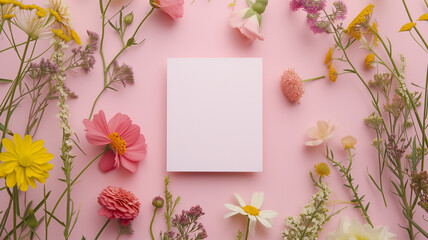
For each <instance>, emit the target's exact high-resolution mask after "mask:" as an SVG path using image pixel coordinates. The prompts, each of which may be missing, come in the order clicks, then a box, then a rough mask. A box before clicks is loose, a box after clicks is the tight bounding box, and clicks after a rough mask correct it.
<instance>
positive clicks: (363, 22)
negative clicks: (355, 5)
mask: <svg viewBox="0 0 428 240" xmlns="http://www.w3.org/2000/svg"><path fill="white" fill-rule="evenodd" d="M373 8H374V5H373V4H369V5H368V6H367V7H365V8H364V9H363V10H362V11H361V12H360V13H359V14H358V15H357V16H356V17H355V18H354V20H352V22H351V23H350V24H349V25H348V28H347V32H348V34H349V35H351V36H352V37H353V38H355V39H357V40H360V39H361V36H362V33H361V27H364V26H367V25H368V23H369V22H370V17H371V13H372V12H373Z"/></svg>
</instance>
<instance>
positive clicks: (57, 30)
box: [52, 28, 71, 42]
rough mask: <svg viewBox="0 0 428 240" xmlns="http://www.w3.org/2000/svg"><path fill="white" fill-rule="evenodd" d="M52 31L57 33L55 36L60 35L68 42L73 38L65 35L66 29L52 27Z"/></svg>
mask: <svg viewBox="0 0 428 240" xmlns="http://www.w3.org/2000/svg"><path fill="white" fill-rule="evenodd" d="M52 32H53V33H54V34H55V36H58V37H59V38H61V39H62V40H64V41H66V42H68V41H70V40H71V38H70V37H69V36H67V35H65V33H64V31H62V29H60V28H59V29H52Z"/></svg>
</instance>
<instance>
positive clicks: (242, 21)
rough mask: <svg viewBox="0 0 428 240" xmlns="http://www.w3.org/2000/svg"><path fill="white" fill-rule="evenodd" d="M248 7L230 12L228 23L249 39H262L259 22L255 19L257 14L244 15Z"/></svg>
mask: <svg viewBox="0 0 428 240" xmlns="http://www.w3.org/2000/svg"><path fill="white" fill-rule="evenodd" d="M249 10H251V9H250V8H246V9H243V10H242V11H237V12H232V14H231V15H230V18H229V24H230V26H231V27H233V28H237V29H238V30H239V31H240V32H241V33H242V34H243V35H244V36H245V37H247V38H248V39H250V40H251V41H253V40H255V39H256V38H257V39H260V40H264V38H263V36H262V35H261V33H260V22H259V20H258V19H257V14H254V15H252V16H251V17H246V16H245V15H246V14H247V12H248V11H249Z"/></svg>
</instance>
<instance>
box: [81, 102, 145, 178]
mask: <svg viewBox="0 0 428 240" xmlns="http://www.w3.org/2000/svg"><path fill="white" fill-rule="evenodd" d="M83 124H84V125H85V127H86V129H85V131H86V139H87V140H88V142H89V143H90V144H93V145H96V146H104V147H107V149H108V151H107V152H106V153H105V154H104V155H103V156H102V157H101V160H100V162H99V167H100V169H101V170H102V171H104V172H108V171H111V170H113V169H116V168H119V166H120V165H122V166H123V167H124V168H126V169H127V170H129V171H131V172H133V173H134V172H135V171H137V166H138V163H139V162H140V161H141V160H143V159H144V158H145V157H146V147H147V145H146V141H145V138H144V135H143V134H141V133H140V127H139V126H137V125H136V124H132V121H131V119H130V118H129V117H128V116H127V115H125V114H121V113H118V114H116V115H115V116H114V117H113V118H112V119H110V121H108V123H107V120H106V117H105V115H104V112H103V111H102V110H101V111H100V112H99V113H98V114H95V115H94V118H93V119H92V120H91V121H90V120H88V119H84V120H83Z"/></svg>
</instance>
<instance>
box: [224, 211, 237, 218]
mask: <svg viewBox="0 0 428 240" xmlns="http://www.w3.org/2000/svg"><path fill="white" fill-rule="evenodd" d="M238 213H239V212H230V213H226V214H225V215H224V218H228V217H232V216H234V215H236V214H238Z"/></svg>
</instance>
